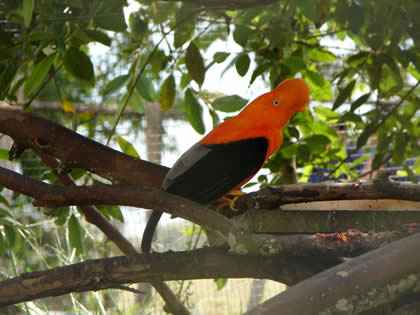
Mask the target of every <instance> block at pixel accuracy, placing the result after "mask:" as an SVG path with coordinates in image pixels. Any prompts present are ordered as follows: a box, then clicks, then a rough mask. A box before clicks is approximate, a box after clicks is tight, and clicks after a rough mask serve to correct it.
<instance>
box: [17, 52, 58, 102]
mask: <svg viewBox="0 0 420 315" xmlns="http://www.w3.org/2000/svg"><path fill="white" fill-rule="evenodd" d="M54 58H55V54H51V55H49V56H46V57H44V58H43V59H42V60H41V61H40V62H38V64H37V65H36V66H35V67H34V69H33V70H32V72H31V74H30V76H29V77H28V79H27V80H26V83H25V88H24V89H23V93H24V95H25V97H28V96H29V95H30V94H31V93H32V92H34V91H35V90H36V89H37V88H38V87H39V86H40V85H41V83H42V81H43V80H44V78H45V76H46V75H47V73H48V71H49V70H50V68H51V65H52V64H53V61H54Z"/></svg>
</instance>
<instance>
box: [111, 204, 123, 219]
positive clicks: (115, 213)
mask: <svg viewBox="0 0 420 315" xmlns="http://www.w3.org/2000/svg"><path fill="white" fill-rule="evenodd" d="M107 207H108V212H109V214H110V215H111V217H113V218H114V219H117V220H118V221H120V222H124V216H123V214H122V212H121V208H120V207H119V206H115V205H111V206H107Z"/></svg>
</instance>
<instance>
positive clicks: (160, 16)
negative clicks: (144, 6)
mask: <svg viewBox="0 0 420 315" xmlns="http://www.w3.org/2000/svg"><path fill="white" fill-rule="evenodd" d="M155 3H156V6H157V9H156V11H154V12H153V14H154V15H153V17H152V19H153V22H154V23H155V24H161V23H164V22H165V21H167V20H168V19H169V17H170V15H171V14H172V13H173V12H174V11H175V9H176V4H175V3H173V2H160V1H158V2H155Z"/></svg>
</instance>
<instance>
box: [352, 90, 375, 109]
mask: <svg viewBox="0 0 420 315" xmlns="http://www.w3.org/2000/svg"><path fill="white" fill-rule="evenodd" d="M370 94H371V93H366V94H363V95H362V96H360V97H359V98H358V99H357V100H355V101H354V102H353V103H351V106H350V111H351V112H354V111H355V110H356V109H358V108H359V107H360V106H362V105H363V104H364V103H366V101H367V100H368V99H369V96H370Z"/></svg>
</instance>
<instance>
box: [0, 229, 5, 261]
mask: <svg viewBox="0 0 420 315" xmlns="http://www.w3.org/2000/svg"><path fill="white" fill-rule="evenodd" d="M5 254H6V242H5V240H4V237H3V233H2V232H1V231H0V257H2V258H4V257H5Z"/></svg>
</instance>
